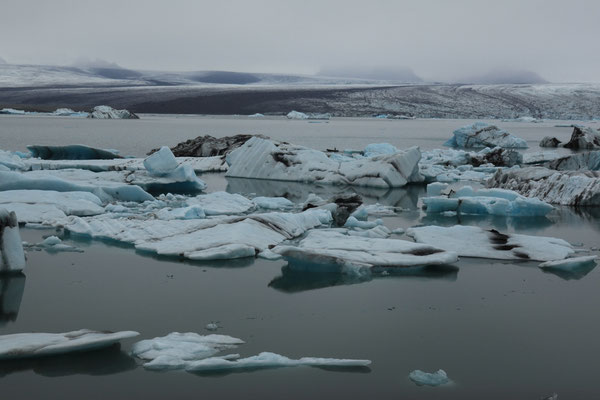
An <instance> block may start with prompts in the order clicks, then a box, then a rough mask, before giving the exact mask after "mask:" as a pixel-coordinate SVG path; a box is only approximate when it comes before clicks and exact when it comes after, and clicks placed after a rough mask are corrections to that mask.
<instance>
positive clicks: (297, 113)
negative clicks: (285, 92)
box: [286, 110, 308, 119]
mask: <svg viewBox="0 0 600 400" xmlns="http://www.w3.org/2000/svg"><path fill="white" fill-rule="evenodd" d="M286 117H287V119H308V114H305V113H303V112H300V111H295V110H292V111H290V112H289V113H287V115H286Z"/></svg>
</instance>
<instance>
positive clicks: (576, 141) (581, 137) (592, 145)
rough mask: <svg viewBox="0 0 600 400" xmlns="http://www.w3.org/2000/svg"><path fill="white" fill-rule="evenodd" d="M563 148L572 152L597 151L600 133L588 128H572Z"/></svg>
mask: <svg viewBox="0 0 600 400" xmlns="http://www.w3.org/2000/svg"><path fill="white" fill-rule="evenodd" d="M563 147H566V148H567V149H572V150H590V149H599V148H600V132H598V131H594V130H593V129H592V128H589V127H582V126H573V133H571V139H570V140H569V141H568V142H567V143H565V144H564V145H563Z"/></svg>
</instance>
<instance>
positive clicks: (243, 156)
mask: <svg viewBox="0 0 600 400" xmlns="http://www.w3.org/2000/svg"><path fill="white" fill-rule="evenodd" d="M420 158H421V152H420V151H419V149H418V148H417V147H412V148H410V149H407V150H406V151H400V152H398V153H395V154H388V155H380V156H376V157H369V158H364V159H357V160H353V161H347V162H337V161H334V160H332V159H331V158H330V157H328V156H327V154H325V153H323V152H321V151H318V150H313V149H309V148H307V147H303V146H297V145H291V144H287V143H282V142H275V141H271V140H267V139H262V138H258V137H253V138H252V139H250V140H248V141H247V142H246V143H245V144H244V145H243V146H241V147H240V148H238V149H236V150H235V151H233V152H231V153H230V154H228V155H227V163H228V164H229V169H228V171H227V173H226V176H228V177H239V178H253V179H270V180H280V181H295V182H306V183H321V184H334V185H335V184H337V185H355V186H370V187H378V188H393V187H402V186H405V185H406V184H407V183H410V182H421V181H422V180H423V178H422V176H421V175H420V174H419V169H418V162H419V159H420Z"/></svg>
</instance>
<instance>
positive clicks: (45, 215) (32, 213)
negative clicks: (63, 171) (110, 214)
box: [0, 190, 104, 223]
mask: <svg viewBox="0 0 600 400" xmlns="http://www.w3.org/2000/svg"><path fill="white" fill-rule="evenodd" d="M101 205H102V201H101V200H100V198H98V196H96V195H94V194H92V193H90V192H56V191H53V190H7V191H0V207H4V208H6V209H7V210H9V211H14V212H15V213H16V214H17V217H18V219H19V221H21V222H35V223H41V222H44V221H48V220H55V221H62V220H64V219H65V218H66V216H67V215H78V216H92V215H99V214H102V213H104V209H103V208H102V207H101Z"/></svg>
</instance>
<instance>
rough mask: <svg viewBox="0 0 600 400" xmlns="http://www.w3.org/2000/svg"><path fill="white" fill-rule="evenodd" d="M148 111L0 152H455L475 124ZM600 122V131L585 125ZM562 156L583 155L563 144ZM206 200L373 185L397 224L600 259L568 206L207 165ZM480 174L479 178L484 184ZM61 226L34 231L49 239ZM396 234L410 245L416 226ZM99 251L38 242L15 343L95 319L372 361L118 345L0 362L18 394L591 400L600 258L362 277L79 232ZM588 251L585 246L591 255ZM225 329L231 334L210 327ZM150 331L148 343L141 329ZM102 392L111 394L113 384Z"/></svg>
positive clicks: (538, 130) (8, 126)
mask: <svg viewBox="0 0 600 400" xmlns="http://www.w3.org/2000/svg"><path fill="white" fill-rule="evenodd" d="M141 118H142V119H141V120H139V121H128V120H124V121H122V120H108V121H104V120H98V121H95V120H86V119H78V118H69V117H30V116H0V142H1V143H2V145H1V146H0V148H2V149H4V150H20V151H24V150H25V146H26V145H29V144H48V145H67V144H73V143H81V144H85V145H89V146H93V147H99V148H114V149H118V150H119V151H120V152H121V154H123V155H133V156H137V157H143V156H144V155H145V153H146V152H147V151H149V150H150V149H152V148H156V147H159V146H161V145H168V146H172V145H175V144H176V143H178V142H180V141H182V140H185V139H188V138H193V137H196V136H199V135H207V134H208V135H213V136H217V137H219V136H225V135H234V134H242V133H245V134H246V133H251V134H263V135H266V136H269V137H271V138H273V139H277V140H282V141H288V142H291V143H295V144H300V145H304V146H308V147H312V148H315V149H320V150H324V149H326V148H329V149H331V148H337V149H346V148H355V149H362V148H364V146H365V145H367V144H369V143H378V142H389V143H391V144H393V145H395V146H396V147H398V148H399V149H406V148H408V147H410V146H415V145H416V146H420V147H421V149H422V150H431V149H435V148H442V144H443V143H444V142H445V141H446V140H447V139H448V138H449V137H450V136H451V134H452V131H453V130H455V129H456V128H459V127H461V126H463V125H467V124H470V123H472V122H474V121H471V120H419V119H417V120H379V119H369V118H363V119H358V118H356V119H354V118H339V119H338V118H332V119H331V120H329V121H296V120H294V121H289V120H286V119H283V118H278V117H266V118H247V117H217V116H210V117H204V116H177V115H170V116H158V115H144V114H142V115H141ZM488 122H492V123H496V124H498V125H499V126H501V127H502V128H504V129H506V130H508V131H510V132H511V133H513V134H515V135H517V136H519V137H521V138H523V139H525V140H526V141H527V143H528V145H529V149H527V150H524V152H535V151H539V150H541V149H539V148H538V146H537V144H538V142H539V140H540V139H542V138H543V137H544V136H556V137H558V138H559V139H561V140H565V141H566V140H568V138H569V136H570V132H571V129H569V128H560V127H556V126H555V125H560V124H570V123H573V122H572V121H566V122H565V121H562V122H561V121H546V122H542V123H535V124H534V123H526V122H500V121H488ZM586 124H589V125H590V126H597V124H594V123H590V122H589V121H588V122H586ZM560 151H561V152H563V151H564V152H566V153H568V151H565V150H564V149H563V150H560ZM200 178H201V179H202V180H204V181H205V182H206V183H207V185H208V189H207V192H215V191H221V190H224V191H227V192H230V193H241V194H243V195H256V196H285V197H287V198H288V199H290V200H292V201H293V202H295V203H300V202H302V201H304V200H305V199H306V198H307V197H308V195H309V194H310V193H315V194H317V195H319V196H321V197H323V198H327V197H329V196H332V195H336V194H340V193H358V194H360V195H361V196H362V197H363V200H364V201H365V203H367V204H375V203H380V204H382V205H385V206H393V207H396V210H397V212H396V213H395V214H394V215H392V216H383V217H378V218H382V220H383V222H384V224H385V226H386V227H388V228H389V229H396V228H403V229H408V228H410V227H412V226H416V225H439V226H452V225H455V224H457V223H459V224H463V225H473V226H479V227H482V228H494V229H497V230H499V231H501V232H505V233H506V232H509V233H520V234H527V235H535V236H553V237H557V238H561V239H564V240H566V241H568V242H569V243H571V244H572V245H573V247H574V248H575V249H576V251H580V252H578V253H577V254H576V255H596V254H600V253H599V251H598V247H600V228H599V227H600V225H599V222H600V210H598V209H597V208H580V209H575V208H571V207H561V206H557V207H556V209H555V210H554V211H552V212H551V213H550V214H548V215H546V216H544V217H499V216H474V215H468V216H465V215H458V216H456V215H454V216H444V215H434V214H429V215H428V214H426V213H425V212H423V211H422V210H420V207H419V206H420V203H419V199H420V198H422V197H424V196H425V195H426V193H425V185H422V184H411V185H409V186H407V187H404V188H399V189H389V190H382V189H369V188H342V187H337V186H327V185H308V184H300V183H287V182H272V181H261V180H251V179H240V178H225V177H224V174H221V173H210V174H202V176H200ZM469 184H471V185H473V183H472V182H470V183H469ZM56 234H58V235H61V234H62V232H57V231H56V230H55V229H30V228H26V227H25V228H22V229H21V236H22V239H23V240H24V241H26V242H28V243H38V242H41V241H42V240H43V238H44V237H47V236H50V235H56ZM394 237H397V238H401V239H409V238H408V237H407V236H406V235H396V236H394ZM63 240H64V243H66V244H69V245H73V246H76V247H78V248H80V249H81V250H83V252H57V253H51V252H47V251H45V250H39V251H36V250H33V249H31V250H29V251H28V253H27V266H26V269H25V272H24V274H23V275H17V276H10V277H4V276H3V277H2V278H0V279H1V284H0V287H1V288H2V305H3V308H2V310H1V311H2V313H1V315H0V332H1V334H2V335H5V334H10V333H19V332H66V331H71V330H77V329H80V328H89V329H99V330H112V331H120V330H136V331H138V332H140V333H141V336H140V338H141V339H151V338H154V337H157V336H164V335H167V334H168V333H170V332H197V333H200V334H209V333H218V334H224V335H231V336H233V337H237V338H241V339H243V340H244V341H245V344H244V345H241V346H240V347H239V348H238V349H236V352H239V353H240V354H241V355H242V356H243V357H245V356H251V355H255V354H258V353H260V352H262V351H271V352H275V353H279V354H284V355H286V356H288V357H291V358H299V357H304V356H315V357H335V358H354V359H368V360H371V361H372V363H371V364H370V365H369V366H368V367H357V368H353V369H343V370H342V369H337V368H311V367H299V368H280V369H266V370H258V371H248V370H244V371H236V372H231V373H218V374H199V373H187V372H184V371H166V372H152V371H147V370H145V369H144V368H142V367H141V366H140V363H139V361H137V360H135V359H134V358H132V357H130V356H129V351H130V349H131V345H132V344H133V342H134V341H136V340H137V339H136V340H126V341H124V342H123V345H122V346H121V347H120V348H110V349H107V350H102V351H95V352H90V353H80V354H73V355H65V356H60V357H56V358H40V359H31V360H22V361H13V362H8V361H5V362H2V363H0V375H2V378H1V379H2V388H3V393H4V394H6V395H7V396H9V397H13V396H17V395H18V396H20V397H22V398H32V397H37V396H39V397H41V396H45V397H49V398H52V396H55V398H63V399H64V398H89V399H93V398H98V399H100V398H108V397H110V398H116V399H118V398H132V397H144V398H157V399H158V398H165V397H168V396H169V395H171V394H172V393H173V391H174V390H177V391H178V394H179V395H180V396H181V397H189V398H192V397H194V398H197V397H203V396H216V397H234V396H236V397H241V398H254V397H256V398H258V397H260V398H273V399H280V398H332V397H333V398H343V397H345V398H373V397H377V398H383V399H387V398H389V399H392V398H393V399H396V398H407V399H412V398H423V399H462V398H486V399H496V398H498V399H505V398H532V399H538V398H542V397H544V396H550V395H551V394H553V393H557V394H559V396H560V398H593V397H594V395H596V394H597V393H598V389H597V383H596V382H595V381H596V379H595V371H596V369H597V365H598V362H597V354H598V352H599V351H600V345H599V344H598V342H597V340H596V338H597V337H598V334H599V333H600V321H599V320H598V318H597V306H596V305H597V304H598V302H599V300H600V294H599V292H598V290H597V288H598V284H599V281H600V275H599V272H598V269H597V268H593V266H591V267H584V268H579V269H578V270H575V271H568V272H565V271H547V270H542V269H540V268H538V264H539V262H533V261H499V260H489V259H477V258H465V257H462V258H461V259H460V260H459V261H458V262H457V263H455V264H453V265H451V266H441V267H435V268H434V267H427V268H418V269H406V270H401V271H398V272H397V273H391V274H389V275H374V276H372V277H357V276H349V275H341V274H323V273H300V272H298V271H294V270H292V269H290V268H288V267H287V266H286V264H287V263H286V262H285V261H283V260H276V261H269V260H264V259H260V258H256V259H254V258H246V259H238V260H228V261H211V262H194V261H188V260H179V259H176V258H175V259H174V258H166V257H156V256H154V257H153V256H149V255H148V254H145V253H143V252H139V251H136V250H135V249H134V248H133V247H130V246H125V245H122V244H119V243H114V242H105V241H99V240H85V239H82V238H78V237H72V236H69V235H68V234H67V235H65V236H64V237H63ZM584 250H587V251H584ZM210 323H213V324H216V325H217V327H218V329H217V330H216V331H214V332H213V331H208V330H206V326H207V324H210ZM140 338H138V339H140ZM416 369H420V370H423V371H429V372H433V371H437V370H438V369H443V370H444V371H446V372H447V374H448V377H449V378H450V379H451V380H452V383H451V384H449V385H444V386H440V387H426V386H417V385H415V383H414V382H412V381H411V380H410V379H409V378H408V375H409V373H410V372H411V371H413V370H416ZM99 388H101V389H102V390H99Z"/></svg>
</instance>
